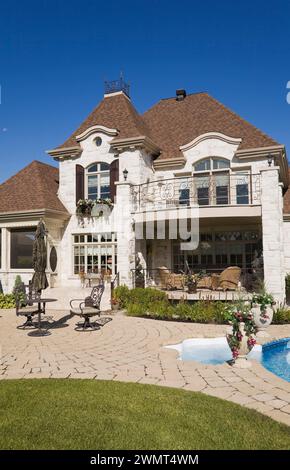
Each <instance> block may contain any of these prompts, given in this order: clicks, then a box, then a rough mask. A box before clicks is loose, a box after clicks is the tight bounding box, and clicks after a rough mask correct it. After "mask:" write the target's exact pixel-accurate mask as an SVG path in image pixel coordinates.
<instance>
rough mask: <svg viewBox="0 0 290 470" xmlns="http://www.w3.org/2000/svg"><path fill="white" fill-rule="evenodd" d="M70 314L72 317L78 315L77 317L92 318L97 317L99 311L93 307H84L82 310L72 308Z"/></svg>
mask: <svg viewBox="0 0 290 470" xmlns="http://www.w3.org/2000/svg"><path fill="white" fill-rule="evenodd" d="M71 313H72V314H73V315H79V316H83V315H87V316H88V317H93V316H94V315H99V314H100V310H98V309H97V308H94V307H84V308H82V309H80V308H74V309H72V310H71Z"/></svg>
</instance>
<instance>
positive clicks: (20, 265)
mask: <svg viewBox="0 0 290 470" xmlns="http://www.w3.org/2000/svg"><path fill="white" fill-rule="evenodd" d="M34 234H35V231H34V230H32V229H25V228H21V229H11V232H10V235H11V243H10V267H11V268H12V269H31V268H32V251H33V240H34Z"/></svg>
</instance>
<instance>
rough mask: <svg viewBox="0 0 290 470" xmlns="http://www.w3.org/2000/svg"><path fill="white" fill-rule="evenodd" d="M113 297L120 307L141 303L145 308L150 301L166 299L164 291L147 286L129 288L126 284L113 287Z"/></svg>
mask: <svg viewBox="0 0 290 470" xmlns="http://www.w3.org/2000/svg"><path fill="white" fill-rule="evenodd" d="M114 298H115V299H116V300H117V301H118V302H119V303H120V306H121V308H128V306H129V305H130V304H138V305H142V306H143V307H144V308H145V310H146V309H147V308H148V306H149V305H150V304H151V303H154V302H158V301H165V300H167V295H166V293H165V292H162V291H159V290H157V289H152V288H150V287H147V288H146V289H143V288H142V287H136V288H135V289H131V290H130V289H129V288H128V287H127V286H119V287H117V288H116V289H114Z"/></svg>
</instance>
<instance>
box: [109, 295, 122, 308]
mask: <svg viewBox="0 0 290 470" xmlns="http://www.w3.org/2000/svg"><path fill="white" fill-rule="evenodd" d="M111 307H112V310H120V302H119V300H118V299H117V298H116V297H112V299H111Z"/></svg>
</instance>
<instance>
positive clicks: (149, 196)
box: [132, 172, 261, 212]
mask: <svg viewBox="0 0 290 470" xmlns="http://www.w3.org/2000/svg"><path fill="white" fill-rule="evenodd" d="M260 178H261V175H260V174H250V173H234V172H233V173H222V172H221V173H215V174H211V175H208V174H198V175H192V176H187V177H175V178H172V179H159V180H156V181H149V182H147V183H143V184H140V185H134V186H133V187H132V211H133V212H146V211H156V210H166V209H174V208H179V207H184V206H191V207H200V208H202V207H222V206H246V207H248V206H259V205H260V204H261V197H260V196H261V179H260Z"/></svg>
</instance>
